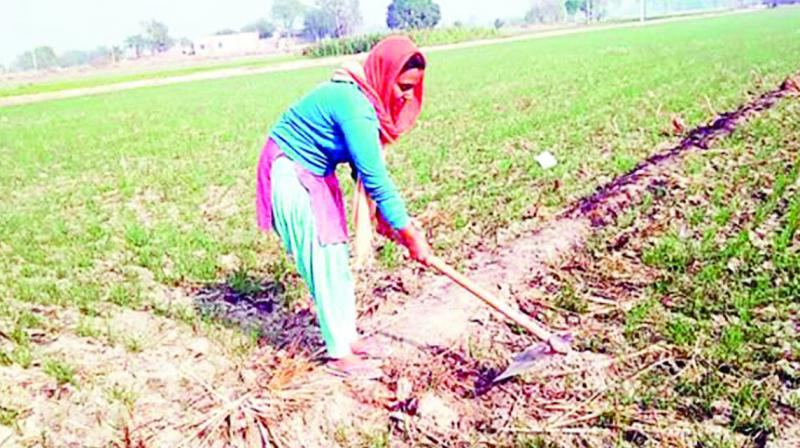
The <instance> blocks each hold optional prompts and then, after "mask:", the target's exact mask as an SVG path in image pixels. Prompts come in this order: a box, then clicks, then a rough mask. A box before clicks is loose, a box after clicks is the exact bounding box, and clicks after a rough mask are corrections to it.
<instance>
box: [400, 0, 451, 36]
mask: <svg viewBox="0 0 800 448" xmlns="http://www.w3.org/2000/svg"><path fill="white" fill-rule="evenodd" d="M441 18H442V14H441V11H440V10H439V5H438V4H436V3H434V2H433V1H432V0H393V1H392V3H390V4H389V7H388V8H387V10H386V25H388V26H389V28H392V29H398V28H400V29H412V28H413V29H419V28H433V27H434V26H436V24H437V23H439V20H441Z"/></svg>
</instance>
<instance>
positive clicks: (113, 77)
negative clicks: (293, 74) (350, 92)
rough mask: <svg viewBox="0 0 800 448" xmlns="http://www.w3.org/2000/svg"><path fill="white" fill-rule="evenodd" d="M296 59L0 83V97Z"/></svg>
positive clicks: (257, 66)
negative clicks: (9, 83)
mask: <svg viewBox="0 0 800 448" xmlns="http://www.w3.org/2000/svg"><path fill="white" fill-rule="evenodd" d="M295 59H297V57H296V56H291V55H286V56H271V57H268V58H263V59H248V60H244V61H233V62H224V63H211V64H204V65H195V66H191V67H184V68H172V69H156V70H149V71H141V72H135V73H122V74H106V75H93V76H86V77H79V78H74V79H64V80H55V81H45V82H34V83H23V84H17V85H10V86H0V98H4V97H10V96H17V95H32V94H37V93H49V92H58V91H61V90H71V89H81V88H87V87H99V86H105V85H110V84H121V83H126V82H133V81H142V80H146V79H162V78H171V77H174V76H186V75H192V74H195V73H203V72H209V71H214V70H225V69H232V68H261V67H266V66H269V65H273V64H277V63H281V62H289V61H292V60H295Z"/></svg>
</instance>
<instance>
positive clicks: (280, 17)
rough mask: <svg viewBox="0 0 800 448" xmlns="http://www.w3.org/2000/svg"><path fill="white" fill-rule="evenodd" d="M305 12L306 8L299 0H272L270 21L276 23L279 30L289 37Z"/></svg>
mask: <svg viewBox="0 0 800 448" xmlns="http://www.w3.org/2000/svg"><path fill="white" fill-rule="evenodd" d="M305 10H306V7H305V6H304V5H303V4H302V3H300V1H299V0H274V2H273V3H272V19H273V20H276V21H278V22H279V23H280V25H281V28H283V32H284V33H285V34H286V35H289V34H290V33H291V31H292V30H293V29H294V24H295V22H296V21H297V19H298V18H299V17H301V16H302V15H303V13H304V12H305ZM273 32H274V27H273ZM270 35H272V34H270Z"/></svg>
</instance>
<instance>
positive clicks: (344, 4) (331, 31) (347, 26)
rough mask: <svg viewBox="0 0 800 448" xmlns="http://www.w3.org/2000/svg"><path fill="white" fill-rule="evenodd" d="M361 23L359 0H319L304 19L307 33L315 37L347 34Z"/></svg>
mask: <svg viewBox="0 0 800 448" xmlns="http://www.w3.org/2000/svg"><path fill="white" fill-rule="evenodd" d="M360 23H361V12H360V11H359V7H358V0H317V6H316V7H315V8H313V9H311V10H308V11H307V12H306V16H305V20H304V25H305V32H306V34H308V35H309V36H311V37H313V38H315V39H321V38H324V37H342V36H346V35H348V34H350V33H352V32H353V30H354V29H355V27H356V26H358V25H359V24H360Z"/></svg>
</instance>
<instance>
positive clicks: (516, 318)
mask: <svg viewBox="0 0 800 448" xmlns="http://www.w3.org/2000/svg"><path fill="white" fill-rule="evenodd" d="M429 261H430V265H431V266H432V267H433V268H434V269H436V270H437V271H439V272H441V273H442V274H443V275H445V276H447V277H449V278H450V280H452V281H454V282H456V283H458V284H459V285H461V287H463V288H464V289H466V290H467V291H469V292H471V293H472V294H473V295H474V296H475V297H477V298H479V299H481V301H483V302H484V303H485V304H487V305H489V306H490V307H492V308H493V309H494V310H495V311H497V312H498V313H500V314H502V315H503V316H505V317H506V318H508V319H509V320H511V321H513V322H514V323H516V324H518V325H519V326H521V327H523V328H525V329H526V330H528V331H530V332H531V333H533V334H534V335H535V336H536V337H537V338H539V339H541V340H542V341H546V342H549V341H551V340H552V338H553V334H552V333H550V332H549V331H548V330H547V329H546V328H544V327H543V326H541V325H539V324H538V323H536V322H535V321H534V320H533V319H531V318H530V317H528V316H527V315H525V314H523V313H522V312H520V311H519V310H517V309H515V308H512V307H511V306H509V305H508V304H506V303H505V302H503V301H501V300H500V299H498V298H497V297H496V296H494V295H493V294H492V293H490V292H489V291H487V290H486V289H484V288H483V287H481V286H480V285H478V284H476V283H475V282H473V281H472V280H470V279H468V278H467V277H465V276H464V275H463V274H461V273H460V272H458V271H456V270H455V269H453V268H452V267H450V266H448V265H447V264H446V263H445V262H444V261H443V260H442V259H441V258H439V257H431V259H430V260H429Z"/></svg>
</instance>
